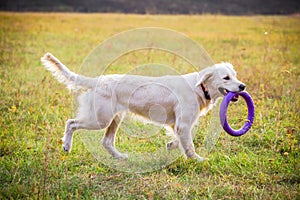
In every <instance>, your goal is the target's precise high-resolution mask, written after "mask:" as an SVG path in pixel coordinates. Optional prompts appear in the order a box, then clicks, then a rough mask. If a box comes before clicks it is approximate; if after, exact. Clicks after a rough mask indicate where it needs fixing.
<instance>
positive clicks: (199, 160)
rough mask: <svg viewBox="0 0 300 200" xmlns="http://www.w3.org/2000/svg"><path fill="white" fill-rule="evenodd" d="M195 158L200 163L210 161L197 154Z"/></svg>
mask: <svg viewBox="0 0 300 200" xmlns="http://www.w3.org/2000/svg"><path fill="white" fill-rule="evenodd" d="M193 158H194V159H196V160H197V161H198V162H204V161H207V160H209V159H208V158H204V157H201V156H199V155H198V154H195V156H194V157H193Z"/></svg>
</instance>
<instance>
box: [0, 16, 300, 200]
mask: <svg viewBox="0 0 300 200" xmlns="http://www.w3.org/2000/svg"><path fill="white" fill-rule="evenodd" d="M146 26H147V27H150V26H155V27H163V28H170V29H173V30H176V31H179V32H182V33H184V34H186V35H187V36H189V37H191V38H192V39H194V40H195V41H197V42H198V43H200V44H202V45H203V46H204V48H205V49H206V50H207V52H209V54H210V55H211V57H212V58H213V59H214V60H215V62H220V61H229V62H231V63H233V64H234V65H235V66H236V71H237V72H238V77H239V79H240V80H242V81H243V82H245V83H246V84H247V90H248V91H249V92H250V93H251V95H252V97H253V99H254V101H255V106H256V119H255V123H254V125H253V127H252V129H251V130H250V131H249V132H248V133H247V134H245V135H244V136H242V137H239V138H234V137H231V136H229V135H228V134H225V133H224V132H223V133H222V134H221V136H220V138H219V141H218V143H217V144H216V146H215V148H214V151H213V152H211V153H210V154H209V155H208V157H209V158H210V160H209V161H208V162H204V163H197V162H195V161H191V160H184V159H183V158H179V159H178V160H176V161H175V162H174V163H172V164H171V165H169V166H167V167H165V168H163V169H161V170H157V171H155V172H149V173H144V174H132V173H125V172H120V171H117V170H114V169H112V168H110V167H107V166H106V165H104V164H103V163H102V162H100V161H98V160H97V159H96V158H95V157H94V156H93V155H92V154H91V153H90V152H89V151H88V150H87V149H86V148H85V147H84V144H83V142H82V141H81V140H79V138H80V135H75V140H74V144H73V150H72V152H71V154H70V155H66V154H64V153H63V152H62V150H61V144H60V138H61V137H62V134H63V131H64V123H65V121H66V120H67V119H68V118H69V117H72V115H73V111H72V106H70V103H71V102H72V101H73V100H72V95H70V93H69V92H68V91H67V90H66V89H65V86H64V85H62V84H59V83H58V82H57V81H56V80H55V79H53V77H52V76H51V74H50V73H49V72H47V71H46V70H45V69H44V68H43V67H42V66H41V63H40V57H41V56H42V55H43V54H44V53H45V52H52V53H53V54H54V55H56V56H57V57H58V58H60V59H61V60H62V61H63V62H64V63H65V64H66V65H67V66H68V67H69V68H70V69H72V70H73V71H78V70H79V69H80V65H81V63H82V62H83V60H84V58H85V57H86V56H87V55H88V53H89V52H90V51H91V50H92V49H93V48H95V47H96V46H97V45H98V44H99V43H100V42H102V41H104V40H105V39H107V38H108V37H110V36H112V35H114V34H116V33H119V32H121V31H124V30H128V29H132V28H138V27H146ZM0 37H1V41H0V47H1V54H0V66H1V67H0V77H1V78H0V94H1V98H0V101H1V107H0V109H1V118H0V137H1V139H0V199H6V198H7V199H10V198H13V199H21V198H22V199H23V198H33V199H37V198H47V199H48V198H49V199H50V198H51V199H66V198H69V199H94V198H104V199H116V198H121V199H174V198H178V199H203V198H207V199H230V198H234V199H299V198H300V194H299V190H300V188H299V187H300V186H299V182H300V175H299V169H300V159H299V158H300V156H299V141H300V114H299V110H300V98H299V96H300V91H299V88H300V79H299V77H300V55H299V46H300V20H299V17H296V16H267V17H265V16H250V17H232V16H214V15H204V16H183V15H182V16H165V15H162V16H160V15H156V16H151V15H143V16H140V15H121V14H119V15H118V14H88V15H87V14H63V13H62V14H38V13H34V14H33V13H23V14H18V13H0ZM135 54H137V55H132V54H131V55H128V56H127V57H124V58H121V59H120V60H119V61H118V62H116V63H115V65H114V66H115V67H116V68H112V72H115V71H118V72H120V71H122V70H125V71H126V69H130V67H131V66H135V65H137V64H139V59H135V58H140V57H142V56H143V55H148V56H149V55H150V56H149V58H151V59H152V60H150V61H151V62H157V63H162V62H166V63H170V62H172V57H171V56H170V55H166V54H163V53H157V54H155V55H153V56H151V53H150V54H149V52H135ZM139 55H141V56H139ZM162 58H164V59H162ZM164 60H165V61H164ZM169 61H170V62H169ZM174 63H175V64H176V65H177V66H180V67H179V68H180V69H179V71H180V70H181V71H180V72H184V73H187V72H189V71H191V69H189V68H188V66H185V63H184V62H182V61H180V60H178V61H174ZM181 66H182V67H181ZM118 67H120V68H118ZM124 67H125V68H124ZM126 67H128V68H126ZM185 67H187V68H185ZM230 109H231V110H230V112H231V113H233V114H234V113H236V114H237V115H238V117H236V118H235V119H234V120H235V121H232V123H236V124H237V126H239V118H242V117H244V116H243V115H241V114H240V116H239V113H241V112H239V111H241V110H242V109H244V106H236V107H230ZM233 114H232V115H233ZM209 119H210V115H208V116H207V117H206V118H204V119H202V120H203V123H202V124H203V127H206V128H207V123H208V121H209ZM137 125H139V124H137ZM141 126H142V125H141ZM147 130H148V129H147ZM205 131H206V129H203V130H201V131H199V132H198V133H197V134H196V136H195V139H194V142H195V146H196V151H197V152H198V153H199V154H200V155H203V154H204V152H203V151H202V150H201V149H202V148H201V147H202V146H203V139H204V135H205V133H206V132H205ZM121 135H122V136H124V139H122V137H121ZM119 136H120V137H118V139H117V146H120V148H121V149H122V148H124V149H126V148H127V149H128V151H130V150H131V149H133V148H137V149H138V148H139V149H138V150H139V151H142V150H143V151H144V150H145V151H147V148H145V146H143V145H142V143H143V141H141V140H135V141H134V142H132V141H130V142H131V143H130V142H126V141H129V140H128V137H127V136H126V134H123V133H120V135H119ZM162 137H163V136H162ZM135 145H136V146H135ZM145 145H147V147H149V148H150V150H149V151H151V148H155V146H156V145H162V143H161V142H157V143H155V142H154V143H152V144H145ZM99 148H100V145H99Z"/></svg>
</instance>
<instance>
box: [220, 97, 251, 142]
mask: <svg viewBox="0 0 300 200" xmlns="http://www.w3.org/2000/svg"><path fill="white" fill-rule="evenodd" d="M236 95H239V96H242V97H243V98H244V99H245V101H246V103H247V107H248V120H247V122H246V123H245V124H244V126H243V127H242V128H241V129H239V130H234V129H232V128H231V127H230V125H229V124H228V121H227V108H228V105H229V103H230V101H231V99H232V98H233V97H234V96H236ZM220 120H221V125H222V126H223V129H224V130H225V131H226V132H227V133H228V134H229V135H231V136H241V135H243V134H245V133H246V132H247V131H248V130H249V129H250V128H251V126H252V123H253V121H254V103H253V100H252V98H251V96H250V95H249V94H248V93H247V92H239V93H234V92H228V93H227V95H226V96H225V97H224V99H223V101H222V104H221V107H220Z"/></svg>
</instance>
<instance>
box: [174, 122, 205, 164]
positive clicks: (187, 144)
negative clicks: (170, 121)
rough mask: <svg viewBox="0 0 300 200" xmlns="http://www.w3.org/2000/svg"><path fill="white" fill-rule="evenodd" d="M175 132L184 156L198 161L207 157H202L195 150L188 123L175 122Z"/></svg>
mask: <svg viewBox="0 0 300 200" xmlns="http://www.w3.org/2000/svg"><path fill="white" fill-rule="evenodd" d="M175 133H176V135H177V137H178V139H179V145H180V148H181V150H182V151H183V153H184V154H185V155H186V157H188V158H192V159H197V160H198V161H199V162H202V161H204V160H207V158H203V157H201V156H199V155H198V154H197V153H196V152H195V147H194V143H193V138H192V133H191V126H190V125H188V124H186V123H179V124H177V126H176V127H175Z"/></svg>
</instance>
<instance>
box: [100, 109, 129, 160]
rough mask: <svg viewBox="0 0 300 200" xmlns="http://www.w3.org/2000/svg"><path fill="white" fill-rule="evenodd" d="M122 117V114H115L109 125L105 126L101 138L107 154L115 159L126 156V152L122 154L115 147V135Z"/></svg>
mask: <svg viewBox="0 0 300 200" xmlns="http://www.w3.org/2000/svg"><path fill="white" fill-rule="evenodd" d="M122 119H123V115H122V114H119V115H116V116H115V117H114V119H113V120H112V122H111V123H110V125H109V126H108V127H107V129H106V132H105V134H104V136H103V138H102V145H103V147H104V148H105V149H106V150H107V151H108V153H109V154H111V155H112V156H113V157H114V158H117V159H124V158H127V154H122V153H120V152H119V151H118V150H117V149H116V148H115V137H116V133H117V131H118V128H119V125H120V123H121V122H122Z"/></svg>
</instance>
